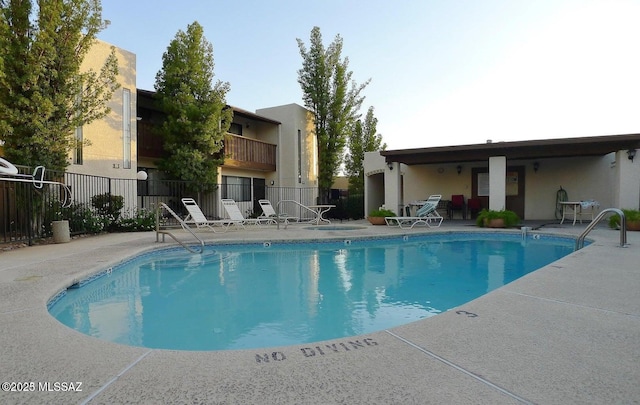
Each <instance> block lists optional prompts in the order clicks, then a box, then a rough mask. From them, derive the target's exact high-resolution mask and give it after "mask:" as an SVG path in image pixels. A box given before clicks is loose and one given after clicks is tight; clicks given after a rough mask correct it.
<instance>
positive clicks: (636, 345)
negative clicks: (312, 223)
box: [0, 221, 640, 404]
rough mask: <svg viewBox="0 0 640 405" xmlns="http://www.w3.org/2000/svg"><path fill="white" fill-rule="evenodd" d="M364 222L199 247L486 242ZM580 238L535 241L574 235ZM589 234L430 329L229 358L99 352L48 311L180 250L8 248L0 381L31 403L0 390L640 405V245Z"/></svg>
mask: <svg viewBox="0 0 640 405" xmlns="http://www.w3.org/2000/svg"><path fill="white" fill-rule="evenodd" d="M358 224H360V225H363V226H364V228H363V229H361V230H357V231H338V230H335V231H326V230H325V231H313V230H308V229H301V227H300V226H291V227H289V228H288V229H286V230H284V229H281V230H276V229H275V228H270V229H251V230H247V231H236V232H228V233H225V234H211V233H199V235H201V236H205V237H206V238H207V239H208V240H211V241H215V240H258V241H261V240H274V239H276V240H286V239H299V238H312V239H319V238H326V237H331V238H339V237H345V238H353V237H354V235H364V236H366V235H380V234H407V233H416V232H440V231H444V232H449V231H452V230H464V231H476V230H477V228H475V227H473V226H471V225H470V223H468V222H460V221H445V222H444V224H443V226H442V227H441V228H440V229H439V230H435V229H431V230H428V229H427V230H424V229H422V230H419V231H417V230H399V229H393V228H388V227H384V226H382V227H380V226H378V227H374V226H367V225H366V223H363V222H359V223H358ZM349 225H354V223H353V222H351V223H349ZM534 226H536V225H535V224H534ZM584 227H585V225H579V224H576V226H571V225H568V226H567V225H564V226H559V225H546V226H543V227H542V228H540V230H539V232H544V233H556V234H563V235H577V234H579V233H580V232H581V231H582V230H583V229H584ZM185 237H186V235H185ZM589 238H590V239H593V240H594V243H593V244H591V245H590V246H588V247H586V248H584V249H583V250H580V251H578V252H574V253H572V254H571V255H569V256H567V257H565V258H563V259H561V260H559V261H557V262H554V263H552V264H550V265H548V266H546V267H544V268H542V269H540V270H538V271H536V272H534V273H531V274H529V275H527V276H525V277H523V278H521V279H519V280H517V281H515V282H513V283H511V284H508V285H506V286H504V287H502V288H500V289H498V290H496V291H494V292H492V293H490V294H487V295H485V296H483V297H480V298H478V299H476V300H474V301H472V302H469V303H467V304H465V305H462V306H461V307H459V308H455V309H454V310H451V311H448V312H446V313H444V314H441V315H438V316H435V317H432V318H429V319H425V320H422V321H418V322H415V323H412V324H408V325H405V326H401V327H398V328H394V329H391V330H386V331H382V332H377V333H372V334H369V335H365V336H357V337H352V338H344V339H337V340H335V341H329V342H321V343H314V344H304V345H299V346H289V347H276V348H269V349H258V350H242V351H218V352H185V351H170V350H153V349H146V348H139V347H129V346H122V345H118V344H115V343H108V342H103V341H100V340H98V339H95V338H92V337H88V336H85V335H83V334H81V333H79V332H75V331H73V330H71V329H69V328H67V327H65V326H63V325H62V324H60V323H58V321H56V320H55V319H54V318H52V317H51V316H50V315H49V313H48V312H47V309H46V303H47V301H48V300H49V299H50V298H51V297H52V296H53V295H54V294H55V293H56V292H57V291H59V290H61V289H63V288H65V287H67V286H69V285H70V284H71V283H72V282H73V281H74V280H77V279H81V278H83V277H85V276H86V275H89V274H91V273H95V272H97V271H99V270H103V269H105V268H107V267H108V266H112V265H114V264H117V262H119V261H120V260H122V259H123V258H125V257H128V256H131V255H134V254H136V253H139V252H142V251H145V250H149V249H153V248H157V247H164V246H167V245H169V244H173V242H171V241H170V240H169V239H167V243H165V244H156V243H155V233H130V234H113V235H102V236H94V237H86V238H80V239H74V240H73V241H72V242H71V243H66V244H58V245H44V246H33V247H26V248H21V249H16V250H12V251H8V252H3V253H0V321H1V322H2V328H1V330H0V376H1V380H2V381H3V382H15V383H18V384H15V385H14V386H13V387H11V388H21V389H22V390H24V391H27V392H5V391H4V388H5V385H3V391H0V403H2V404H13V403H25V404H42V403H47V404H71V403H90V404H121V403H146V404H157V403H167V404H169V403H171V404H178V403H189V404H193V403H197V404H212V403H221V404H222V403H224V404H511V403H540V404H631V403H640V249H639V246H640V233H639V232H629V233H628V242H629V246H628V247H626V248H619V247H618V242H619V233H618V232H617V231H613V230H610V229H607V228H606V227H604V226H598V227H596V229H594V231H592V232H591V234H590V235H589ZM0 247H1V246H0ZM351 342H353V343H351ZM32 382H33V385H31V383H32ZM25 383H27V384H26V385H25ZM55 383H58V384H57V385H56V384H55ZM61 383H66V385H64V384H61ZM69 383H73V388H74V390H73V391H70V390H69V388H70V387H69V385H70V384H69ZM76 383H82V384H81V385H80V386H79V387H78V384H76ZM78 388H79V390H78Z"/></svg>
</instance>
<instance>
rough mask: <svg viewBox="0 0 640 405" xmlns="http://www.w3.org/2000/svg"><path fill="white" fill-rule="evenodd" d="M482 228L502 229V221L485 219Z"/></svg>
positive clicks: (499, 219)
mask: <svg viewBox="0 0 640 405" xmlns="http://www.w3.org/2000/svg"><path fill="white" fill-rule="evenodd" d="M484 226H485V227H486V228H504V227H505V226H504V219H502V218H495V219H485V220H484Z"/></svg>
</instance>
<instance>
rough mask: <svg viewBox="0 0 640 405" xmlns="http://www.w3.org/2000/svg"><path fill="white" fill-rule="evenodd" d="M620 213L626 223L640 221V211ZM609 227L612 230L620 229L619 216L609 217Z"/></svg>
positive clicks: (625, 210)
mask: <svg viewBox="0 0 640 405" xmlns="http://www.w3.org/2000/svg"><path fill="white" fill-rule="evenodd" d="M622 213H623V214H624V218H625V220H626V221H627V222H629V221H640V211H638V210H627V209H623V210H622ZM609 227H611V228H613V229H618V228H620V215H618V214H615V215H612V216H611V217H609Z"/></svg>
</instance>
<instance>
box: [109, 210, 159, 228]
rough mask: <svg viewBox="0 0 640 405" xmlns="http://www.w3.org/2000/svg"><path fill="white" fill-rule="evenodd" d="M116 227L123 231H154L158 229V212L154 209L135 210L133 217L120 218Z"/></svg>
mask: <svg viewBox="0 0 640 405" xmlns="http://www.w3.org/2000/svg"><path fill="white" fill-rule="evenodd" d="M115 229H116V230H118V231H121V232H142V231H153V230H154V229H156V214H155V212H154V211H153V210H145V209H142V210H135V213H134V214H133V215H132V216H131V217H129V218H126V217H122V218H120V219H119V220H118V221H117V222H116V225H115Z"/></svg>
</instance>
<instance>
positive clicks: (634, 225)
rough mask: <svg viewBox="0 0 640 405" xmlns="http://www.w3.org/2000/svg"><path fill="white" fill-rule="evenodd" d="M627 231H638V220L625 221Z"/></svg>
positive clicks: (639, 225)
mask: <svg viewBox="0 0 640 405" xmlns="http://www.w3.org/2000/svg"><path fill="white" fill-rule="evenodd" d="M627 231H640V221H627Z"/></svg>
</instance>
